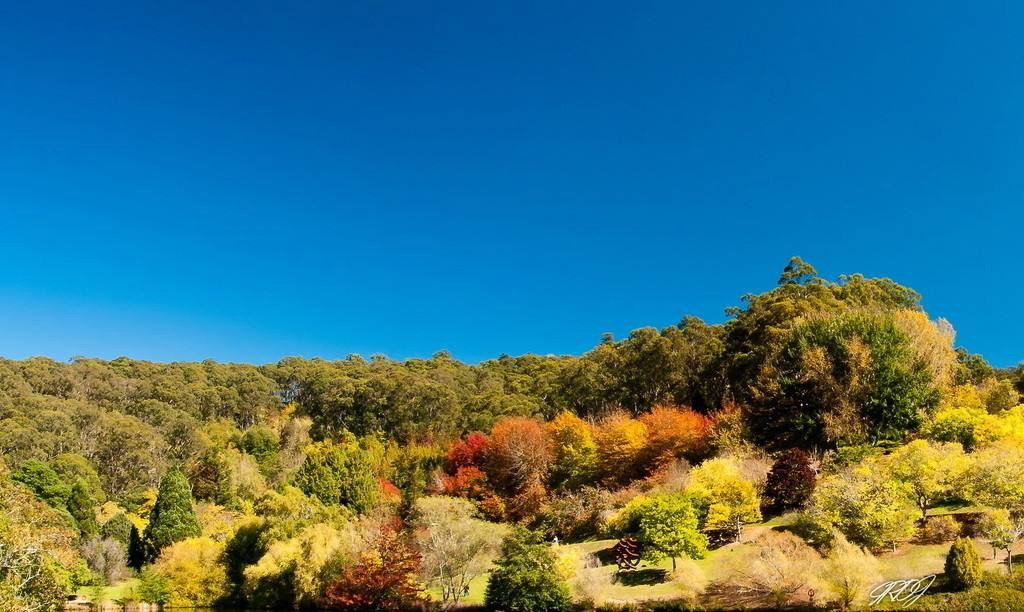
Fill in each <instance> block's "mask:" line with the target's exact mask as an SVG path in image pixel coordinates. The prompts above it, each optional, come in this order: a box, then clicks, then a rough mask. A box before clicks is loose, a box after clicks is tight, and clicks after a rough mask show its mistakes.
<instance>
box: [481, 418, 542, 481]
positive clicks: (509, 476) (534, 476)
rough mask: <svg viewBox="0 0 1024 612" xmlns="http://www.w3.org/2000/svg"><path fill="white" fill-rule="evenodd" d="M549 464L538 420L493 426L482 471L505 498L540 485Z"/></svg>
mask: <svg viewBox="0 0 1024 612" xmlns="http://www.w3.org/2000/svg"><path fill="white" fill-rule="evenodd" d="M550 465H551V448H550V446H549V442H548V437H547V434H546V433H545V431H544V426H543V424H542V423H541V422H540V421H537V420H534V419H528V418H523V417H510V418H505V419H502V420H500V421H498V422H497V423H495V424H494V427H493V428H492V429H491V437H490V441H489V442H488V445H487V450H486V462H485V468H484V471H486V472H487V476H488V479H489V480H490V482H491V483H492V484H493V485H494V486H495V488H496V489H497V490H498V491H499V492H501V493H505V494H506V495H508V496H513V495H516V494H518V493H519V492H521V491H523V490H524V489H526V488H527V487H529V486H532V485H533V484H534V483H535V482H543V480H544V479H545V477H546V476H547V472H548V468H549V466H550Z"/></svg>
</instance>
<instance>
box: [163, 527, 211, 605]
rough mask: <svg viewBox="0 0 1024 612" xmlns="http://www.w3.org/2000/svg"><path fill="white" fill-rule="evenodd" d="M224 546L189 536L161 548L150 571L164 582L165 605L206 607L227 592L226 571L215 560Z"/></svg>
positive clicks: (208, 539)
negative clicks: (155, 573) (165, 585)
mask: <svg viewBox="0 0 1024 612" xmlns="http://www.w3.org/2000/svg"><path fill="white" fill-rule="evenodd" d="M223 552H224V545H223V544H219V543H217V542H214V541H213V540H211V539H210V538H189V539H185V540H182V541H180V542H177V543H174V544H171V545H170V546H167V547H166V548H164V550H163V552H161V553H160V557H159V558H158V559H157V561H156V563H154V564H153V570H154V571H155V572H157V573H158V574H160V575H161V576H163V577H164V578H165V579H166V581H167V587H168V595H167V602H166V603H167V605H168V606H178V607H208V606H213V605H215V604H217V603H219V602H220V601H221V600H222V599H223V598H225V597H226V596H227V595H228V593H229V590H230V589H229V587H230V585H229V583H228V578H227V573H226V570H225V567H224V565H223V564H221V563H219V560H220V557H221V554H222V553H223Z"/></svg>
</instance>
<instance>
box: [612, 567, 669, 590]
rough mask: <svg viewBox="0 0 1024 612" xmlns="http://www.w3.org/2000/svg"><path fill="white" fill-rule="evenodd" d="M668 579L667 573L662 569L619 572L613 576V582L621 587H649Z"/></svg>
mask: <svg viewBox="0 0 1024 612" xmlns="http://www.w3.org/2000/svg"><path fill="white" fill-rule="evenodd" d="M667 578H668V572H666V571H665V570H663V569H642V570H634V571H632V572H619V573H617V574H616V575H615V581H616V582H618V583H619V584H621V585H623V586H650V585H652V584H661V583H662V582H665V580H666V579H667Z"/></svg>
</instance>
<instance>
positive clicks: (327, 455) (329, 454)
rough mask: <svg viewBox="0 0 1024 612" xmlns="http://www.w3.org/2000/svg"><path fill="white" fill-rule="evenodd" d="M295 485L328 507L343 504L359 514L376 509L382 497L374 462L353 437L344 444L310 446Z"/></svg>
mask: <svg viewBox="0 0 1024 612" xmlns="http://www.w3.org/2000/svg"><path fill="white" fill-rule="evenodd" d="M295 484H296V485H297V486H298V487H299V488H300V489H301V490H302V491H303V493H305V494H307V495H312V496H314V497H317V498H318V499H320V501H322V502H323V503H325V504H335V505H337V504H340V505H343V506H347V507H348V508H350V509H351V510H352V511H354V512H359V513H363V512H366V511H367V510H369V509H370V508H371V507H373V505H374V503H376V501H377V498H378V494H379V484H378V482H377V479H376V478H374V475H373V466H372V464H371V463H370V458H369V456H368V454H367V452H366V451H365V450H363V449H362V448H360V446H359V444H358V443H357V442H356V441H355V439H354V438H353V437H352V436H350V435H349V436H346V438H345V440H344V441H343V442H341V443H337V444H335V443H332V442H328V441H324V442H317V443H315V444H312V445H310V446H309V447H308V448H307V449H306V460H305V461H304V462H303V464H302V467H300V468H299V471H298V472H297V473H296V475H295Z"/></svg>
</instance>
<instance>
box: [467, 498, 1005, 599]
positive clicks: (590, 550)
mask: <svg viewBox="0 0 1024 612" xmlns="http://www.w3.org/2000/svg"><path fill="white" fill-rule="evenodd" d="M970 511H972V509H971V508H937V509H935V511H934V512H929V514H935V515H939V514H951V513H956V512H970ZM788 522H789V520H788V518H787V517H778V518H775V519H772V520H771V521H768V522H766V523H763V524H760V525H751V526H748V527H746V528H745V529H744V536H743V539H744V542H742V543H738V544H730V545H728V546H725V547H722V548H719V549H717V550H713V551H711V552H710V553H709V554H708V555H707V557H705V558H704V559H700V560H698V561H697V562H696V563H697V566H698V567H700V569H701V570H702V571H703V572H704V575H705V577H706V578H707V579H708V581H709V582H713V581H716V580H723V579H724V578H725V577H726V576H725V571H726V567H727V563H726V562H727V561H728V559H729V558H730V557H731V556H733V555H740V554H743V551H744V550H745V549H747V548H748V547H749V546H750V544H749V541H750V540H752V539H753V538H755V537H756V536H757V534H758V533H760V532H763V531H764V530H767V529H771V528H772V527H777V526H780V525H785V524H787V523H788ZM614 545H615V540H594V541H589V542H580V543H577V544H566V545H563V548H565V549H569V550H572V551H574V552H577V553H580V554H594V553H597V552H598V551H601V550H604V549H607V548H610V547H612V546H614ZM975 546H976V547H977V548H978V552H979V554H980V555H981V558H982V563H983V565H984V566H985V567H986V569H998V570H1001V571H1005V570H1003V568H1005V567H1006V566H1005V562H1004V561H1005V557H1004V555H1003V553H1000V554H999V555H997V557H996V558H995V559H993V558H992V549H991V547H989V546H988V544H987V543H985V541H984V540H980V539H978V540H975ZM948 551H949V544H906V545H904V546H902V547H900V548H899V549H898V550H897V551H896V552H894V553H893V552H886V553H882V554H880V555H879V556H878V559H879V561H880V564H881V570H882V577H883V578H884V579H885V580H897V579H902V578H919V577H921V576H927V575H928V574H940V573H942V570H943V564H944V563H945V560H946V553H947V552H948ZM1021 553H1024V542H1020V543H1018V545H1017V548H1015V549H1014V554H1015V555H1017V554H1021ZM1001 562H1002V563H1001ZM671 567H672V561H671V560H668V559H666V560H663V561H661V562H659V563H655V564H651V565H645V566H644V568H646V569H664V570H670V569H671ZM601 571H602V573H605V574H607V575H609V576H610V575H611V574H614V573H615V566H614V565H604V566H602V568H601ZM486 584H487V577H486V576H479V577H477V578H476V579H475V580H474V581H473V582H472V584H471V585H470V587H471V588H470V594H469V596H468V597H466V598H465V599H464V603H465V604H467V605H470V604H480V603H483V597H484V588H485V587H486ZM679 593H680V589H679V587H678V586H677V585H676V584H674V583H672V582H658V583H653V584H637V585H625V584H621V583H620V584H612V585H609V586H608V587H607V589H606V591H605V596H606V598H607V599H609V600H613V601H618V602H629V601H642V600H651V599H668V598H672V597H675V596H678V595H679Z"/></svg>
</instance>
